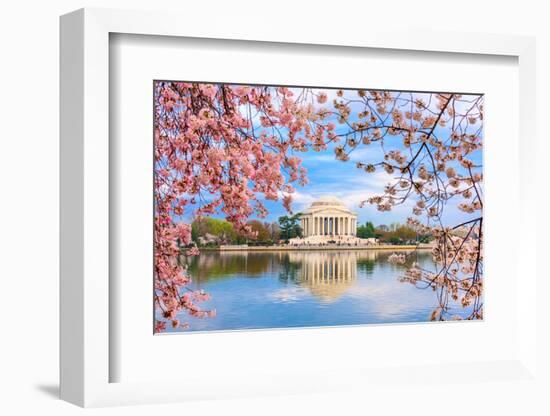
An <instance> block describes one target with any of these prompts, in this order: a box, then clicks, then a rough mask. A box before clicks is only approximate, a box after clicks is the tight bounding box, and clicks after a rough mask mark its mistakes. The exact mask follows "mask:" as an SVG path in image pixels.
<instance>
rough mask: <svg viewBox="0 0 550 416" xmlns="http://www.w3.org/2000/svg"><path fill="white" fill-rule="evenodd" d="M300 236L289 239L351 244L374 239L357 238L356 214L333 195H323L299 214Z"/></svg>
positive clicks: (295, 242)
mask: <svg viewBox="0 0 550 416" xmlns="http://www.w3.org/2000/svg"><path fill="white" fill-rule="evenodd" d="M299 215H300V227H301V228H302V238H293V239H291V240H290V244H292V245H303V244H315V245H316V244H329V243H330V244H353V245H370V244H373V243H374V241H371V240H374V239H365V238H358V237H357V236H356V232H357V214H356V213H354V212H352V211H351V210H350V209H349V208H348V207H346V206H345V205H344V203H343V202H342V201H340V200H339V199H338V198H336V197H334V196H325V197H322V198H320V199H318V200H317V201H315V202H313V203H312V204H311V206H310V207H309V208H307V209H306V210H304V211H302V212H301V213H300V214H299Z"/></svg>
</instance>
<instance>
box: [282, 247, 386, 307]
mask: <svg viewBox="0 0 550 416" xmlns="http://www.w3.org/2000/svg"><path fill="white" fill-rule="evenodd" d="M377 254H378V253H377V252H375V251H320V252H315V251H312V252H310V251H301V252H291V253H288V257H289V261H290V262H291V263H296V264H299V279H298V280H299V282H300V284H302V285H303V286H304V287H307V288H308V289H309V290H310V291H311V293H312V294H313V295H315V296H317V297H319V298H321V299H322V300H324V301H334V300H336V299H338V298H339V297H340V296H341V295H342V294H343V293H345V292H346V290H347V289H348V288H349V287H350V286H352V285H353V283H354V281H355V280H356V279H357V261H358V259H362V260H371V261H375V260H376V257H377Z"/></svg>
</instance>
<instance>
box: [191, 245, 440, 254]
mask: <svg viewBox="0 0 550 416" xmlns="http://www.w3.org/2000/svg"><path fill="white" fill-rule="evenodd" d="M432 249H433V246H430V245H421V246H413V245H407V246H406V245H403V246H396V245H386V244H385V245H379V246H220V247H201V248H199V250H201V251H203V250H204V251H220V252H226V251H341V250H361V251H363V250H365V251H391V250H393V251H413V250H432Z"/></svg>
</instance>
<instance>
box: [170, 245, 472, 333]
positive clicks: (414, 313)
mask: <svg viewBox="0 0 550 416" xmlns="http://www.w3.org/2000/svg"><path fill="white" fill-rule="evenodd" d="M390 254H391V252H385V251H375V250H340V251H338V250H330V251H328V250H327V251H273V252H252V251H250V252H246V251H243V252H213V251H202V252H201V254H200V255H199V256H196V257H192V258H189V259H187V261H188V267H189V273H190V274H191V276H192V278H193V284H192V288H193V289H203V290H204V291H205V292H207V293H208V294H210V295H211V297H212V299H211V300H209V301H208V302H202V303H201V304H200V305H201V307H202V308H203V309H211V308H215V309H216V311H217V316H216V317H213V318H203V319H199V318H193V317H190V316H188V315H187V314H185V313H182V314H181V315H180V320H181V321H182V322H188V323H189V325H190V327H189V329H186V330H184V331H186V332H187V331H212V330H217V331H220V330H223V331H226V330H235V329H261V328H294V327H319V326H334V325H360V324H381V323H404V322H426V321H428V319H429V315H430V313H431V312H432V310H433V309H434V308H435V307H436V306H437V298H436V294H435V293H434V292H433V291H432V290H431V289H429V288H428V289H419V288H416V287H414V286H413V285H411V284H409V283H402V282H400V281H399V277H400V276H401V275H402V274H403V272H404V270H405V268H406V267H407V265H404V266H403V265H394V264H391V263H389V262H388V257H389V255H390ZM409 257H410V259H409V265H410V263H412V262H413V261H417V262H418V263H419V264H420V266H421V267H423V268H425V269H430V270H433V269H434V264H433V262H432V258H431V254H430V252H429V251H418V252H415V253H412V255H411V256H409ZM451 307H452V312H453V314H458V315H462V316H464V315H465V311H464V310H462V308H461V307H460V306H459V305H456V304H451ZM169 331H174V330H173V329H171V328H170V329H169Z"/></svg>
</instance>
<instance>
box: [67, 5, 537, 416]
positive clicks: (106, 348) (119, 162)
mask: <svg viewBox="0 0 550 416" xmlns="http://www.w3.org/2000/svg"><path fill="white" fill-rule="evenodd" d="M180 18H181V16H177V15H174V14H170V13H145V12H128V11H114V10H98V9H91V10H90V9H84V10H79V11H76V12H74V13H71V14H69V15H66V16H63V17H62V18H61V83H62V86H61V253H62V258H61V396H62V398H63V399H65V400H67V401H70V402H72V403H75V404H78V405H80V406H104V405H115V404H137V403H154V402H166V401H183V400H193V399H205V398H220V397H222V398H223V397H227V398H230V397H252V396H257V395H266V394H297V393H319V392H330V391H340V390H358V391H359V390H361V389H362V388H369V389H374V390H376V389H382V390H383V389H384V387H383V386H384V385H386V386H387V385H388V383H391V384H392V385H393V383H395V382H396V380H399V383H398V384H399V386H396V387H395V388H396V389H401V390H407V389H408V388H410V387H411V386H412V385H414V386H415V387H418V386H419V385H423V384H425V385H429V384H430V383H431V382H432V381H431V380H433V379H434V377H437V378H439V377H440V375H441V374H452V380H453V382H461V383H472V384H477V383H487V382H489V383H499V382H502V381H508V382H510V383H515V382H518V383H519V382H526V381H529V382H530V383H533V384H534V385H536V383H538V379H537V377H536V368H537V363H536V360H535V350H536V345H537V340H536V329H537V327H536V322H535V321H534V320H532V319H530V318H529V317H531V316H534V315H535V311H536V300H535V297H536V296H535V295H536V286H537V273H538V271H537V269H536V267H535V264H536V262H534V261H522V259H526V258H532V256H533V253H532V247H530V246H529V245H528V244H524V242H525V241H536V235H535V232H536V226H534V224H535V218H534V216H533V215H525V213H526V212H528V210H529V204H531V203H533V201H529V199H528V198H526V195H533V193H529V189H531V188H532V187H533V186H535V185H534V183H533V182H532V181H531V180H530V179H529V177H528V169H527V167H528V165H529V163H530V160H532V158H533V157H534V156H533V152H534V151H535V148H536V140H537V138H536V135H535V131H534V127H533V126H534V122H533V118H534V115H535V114H536V112H535V111H533V108H534V106H535V103H534V94H535V87H536V85H535V78H534V76H533V74H534V65H535V64H534V62H535V47H534V40H533V39H530V38H522V37H515V36H505V35H502V36H500V35H499V36H496V35H494V36H493V35H485V34H471V33H460V34H453V33H440V34H438V35H437V36H424V35H423V34H422V33H409V32H406V31H403V32H400V31H397V32H396V31H395V30H394V29H392V30H389V29H387V28H386V29H381V30H384V32H383V33H384V36H375V35H369V34H365V33H361V35H360V36H358V34H357V33H355V31H356V30H357V28H348V29H345V30H343V31H342V32H340V33H338V34H330V36H329V34H328V33H327V32H325V31H322V30H320V29H318V30H311V31H308V32H307V33H306V32H304V31H302V30H300V29H299V28H296V29H291V30H289V31H288V32H284V33H281V32H280V31H278V30H277V28H276V24H275V22H273V23H269V22H268V23H267V24H265V25H263V26H262V29H261V30H260V29H258V30H257V31H251V32H250V33H248V35H247V36H242V35H236V34H234V33H233V32H232V30H231V27H230V25H229V23H227V24H225V25H224V24H220V25H216V26H215V30H212V31H206V29H205V28H204V27H203V26H200V25H199V24H195V23H193V22H189V24H186V25H185V26H182V25H180V24H178V21H180V20H179V19H180ZM374 32H376V31H373V33H374ZM376 33H378V34H380V33H381V32H376ZM405 34H406V36H404V35H405ZM244 63H246V65H245V64H244ZM526 108H530V109H531V110H530V111H526V110H525V109H526ZM520 142H522V143H529V144H530V145H529V146H521V147H520V146H519V143H520ZM518 149H519V152H518ZM502 177H506V178H507V182H506V186H503V184H502V183H501V181H502V179H501V178H502ZM511 217H513V218H519V220H517V226H520V227H521V229H522V230H525V231H524V232H523V231H522V240H521V241H519V242H515V243H514V255H513V256H510V255H509V253H510V238H509V234H508V233H507V228H508V226H509V222H510V218H511ZM504 258H505V259H506V261H502V259H504ZM520 264H521V279H522V283H525V284H522V285H521V286H519V285H518V281H519V280H518V279H519V273H520V269H519V265H520ZM404 340H407V341H404ZM434 346H438V347H434ZM473 346H474V347H473ZM472 348H474V349H473V351H472ZM430 388H433V386H432V387H430Z"/></svg>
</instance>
